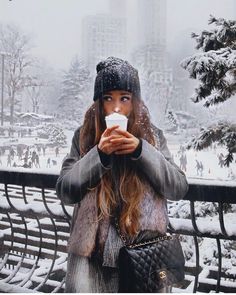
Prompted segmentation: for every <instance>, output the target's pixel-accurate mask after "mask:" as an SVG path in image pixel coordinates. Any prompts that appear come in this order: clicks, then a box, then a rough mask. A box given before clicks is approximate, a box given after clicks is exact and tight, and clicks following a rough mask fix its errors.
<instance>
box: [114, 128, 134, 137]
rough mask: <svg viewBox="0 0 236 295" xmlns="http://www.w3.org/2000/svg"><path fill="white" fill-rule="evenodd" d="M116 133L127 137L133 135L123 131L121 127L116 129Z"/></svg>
mask: <svg viewBox="0 0 236 295" xmlns="http://www.w3.org/2000/svg"><path fill="white" fill-rule="evenodd" d="M116 133H117V134H119V135H123V136H125V137H128V138H132V137H133V135H132V134H131V133H129V132H128V131H124V130H122V129H116Z"/></svg>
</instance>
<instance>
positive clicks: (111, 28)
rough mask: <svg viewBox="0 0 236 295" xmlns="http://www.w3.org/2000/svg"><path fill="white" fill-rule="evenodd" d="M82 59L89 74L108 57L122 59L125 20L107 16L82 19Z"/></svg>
mask: <svg viewBox="0 0 236 295" xmlns="http://www.w3.org/2000/svg"><path fill="white" fill-rule="evenodd" d="M82 26H83V30H82V34H83V38H82V40H83V58H84V60H85V62H86V64H87V65H88V67H89V69H90V70H91V72H92V73H93V71H94V73H95V66H96V64H97V63H98V62H99V61H100V60H102V59H104V58H107V57H108V56H117V57H121V58H124V57H125V54H126V36H127V32H126V18H125V17H115V16H112V15H109V14H100V15H94V16H87V17H85V18H84V19H83V24H82Z"/></svg>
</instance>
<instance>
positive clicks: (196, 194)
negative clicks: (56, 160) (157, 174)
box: [0, 170, 236, 204]
mask: <svg viewBox="0 0 236 295" xmlns="http://www.w3.org/2000/svg"><path fill="white" fill-rule="evenodd" d="M57 178H58V174H44V173H36V172H21V171H6V170H0V183H4V184H14V185H23V186H29V187H39V188H49V189H53V188H55V186H56V181H57ZM188 180H189V191H188V193H187V195H186V196H185V198H184V199H185V200H190V201H205V202H223V203H231V204H236V183H235V185H234V184H233V183H232V182H231V183H230V185H228V184H227V182H223V181H222V184H221V183H220V182H217V183H216V182H214V181H212V183H211V181H210V180H208V181H199V180H197V179H196V180H195V179H193V178H192V179H188Z"/></svg>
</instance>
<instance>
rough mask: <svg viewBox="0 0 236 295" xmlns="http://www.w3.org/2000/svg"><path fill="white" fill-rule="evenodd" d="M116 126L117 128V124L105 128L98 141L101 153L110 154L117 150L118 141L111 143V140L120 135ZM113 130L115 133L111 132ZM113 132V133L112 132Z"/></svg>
mask: <svg viewBox="0 0 236 295" xmlns="http://www.w3.org/2000/svg"><path fill="white" fill-rule="evenodd" d="M117 128H119V125H116V126H112V127H111V128H107V129H106V130H105V131H104V132H103V134H102V136H101V138H100V141H99V143H98V149H99V150H100V151H102V152H103V153H105V154H107V155H110V154H112V153H113V152H115V151H116V150H117V148H118V147H119V145H120V143H112V142H111V140H113V139H118V138H121V136H120V135H118V134H117V132H116V131H117ZM114 130H115V133H114V132H113V131H114ZM112 132H113V134H112Z"/></svg>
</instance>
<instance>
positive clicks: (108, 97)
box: [103, 96, 112, 101]
mask: <svg viewBox="0 0 236 295" xmlns="http://www.w3.org/2000/svg"><path fill="white" fill-rule="evenodd" d="M103 99H104V100H105V101H111V100H112V97H111V96H103Z"/></svg>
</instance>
